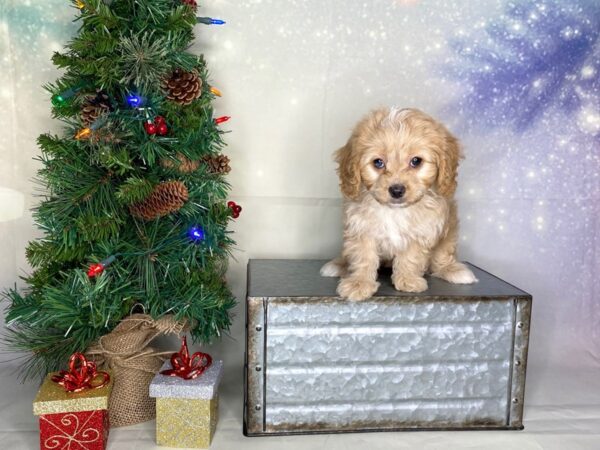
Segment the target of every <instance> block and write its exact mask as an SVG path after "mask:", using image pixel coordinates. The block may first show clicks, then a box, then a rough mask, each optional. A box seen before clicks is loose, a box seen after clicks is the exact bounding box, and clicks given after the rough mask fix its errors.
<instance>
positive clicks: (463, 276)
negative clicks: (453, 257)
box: [432, 262, 479, 284]
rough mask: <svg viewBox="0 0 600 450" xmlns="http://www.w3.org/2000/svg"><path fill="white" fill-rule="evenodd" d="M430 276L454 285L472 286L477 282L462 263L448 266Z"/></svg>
mask: <svg viewBox="0 0 600 450" xmlns="http://www.w3.org/2000/svg"><path fill="white" fill-rule="evenodd" d="M432 275H433V276H434V277H438V278H441V279H442V280H446V281H449V282H450V283H454V284H473V283H477V281H479V280H477V278H475V275H474V274H473V272H471V269H469V268H468V267H467V266H465V265H464V264H463V263H458V262H457V263H454V264H450V265H449V266H446V267H444V268H443V269H440V270H438V271H436V272H434V273H433V274H432Z"/></svg>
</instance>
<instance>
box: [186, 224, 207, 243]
mask: <svg viewBox="0 0 600 450" xmlns="http://www.w3.org/2000/svg"><path fill="white" fill-rule="evenodd" d="M188 236H189V237H190V239H191V240H192V241H195V242H200V241H203V240H204V229H203V228H202V227H192V228H190V230H189V231H188Z"/></svg>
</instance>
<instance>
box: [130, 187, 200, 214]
mask: <svg viewBox="0 0 600 450" xmlns="http://www.w3.org/2000/svg"><path fill="white" fill-rule="evenodd" d="M188 197H189V193H188V189H187V187H186V186H185V184H183V183H182V182H181V181H165V182H164V183H160V184H159V185H158V186H156V187H155V188H154V190H153V191H152V193H151V194H150V195H149V196H148V197H147V198H146V199H145V200H143V201H141V202H139V203H134V204H133V205H131V206H130V207H129V211H130V212H131V215H132V216H134V217H136V218H138V219H144V220H154V219H158V218H159V217H163V216H166V215H168V214H171V213H173V212H175V211H179V210H180V209H181V207H182V206H183V205H184V204H185V202H187V200H188Z"/></svg>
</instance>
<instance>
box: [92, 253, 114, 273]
mask: <svg viewBox="0 0 600 450" xmlns="http://www.w3.org/2000/svg"><path fill="white" fill-rule="evenodd" d="M116 259H117V257H116V256H115V255H112V256H109V257H108V258H106V259H105V260H104V261H102V262H99V263H97V264H92V265H91V266H90V267H89V269H88V273H87V274H88V277H90V278H95V277H97V276H98V275H100V274H102V272H104V269H106V268H107V267H108V266H110V265H111V264H112V263H113V262H115V260H116Z"/></svg>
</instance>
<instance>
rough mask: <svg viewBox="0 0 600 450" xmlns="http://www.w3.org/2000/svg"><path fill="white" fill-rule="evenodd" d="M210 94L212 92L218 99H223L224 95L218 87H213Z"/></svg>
mask: <svg viewBox="0 0 600 450" xmlns="http://www.w3.org/2000/svg"><path fill="white" fill-rule="evenodd" d="M210 92H212V93H213V94H214V95H216V96H217V97H221V96H222V95H223V94H222V93H221V91H220V90H219V89H217V88H216V87H211V88H210Z"/></svg>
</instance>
